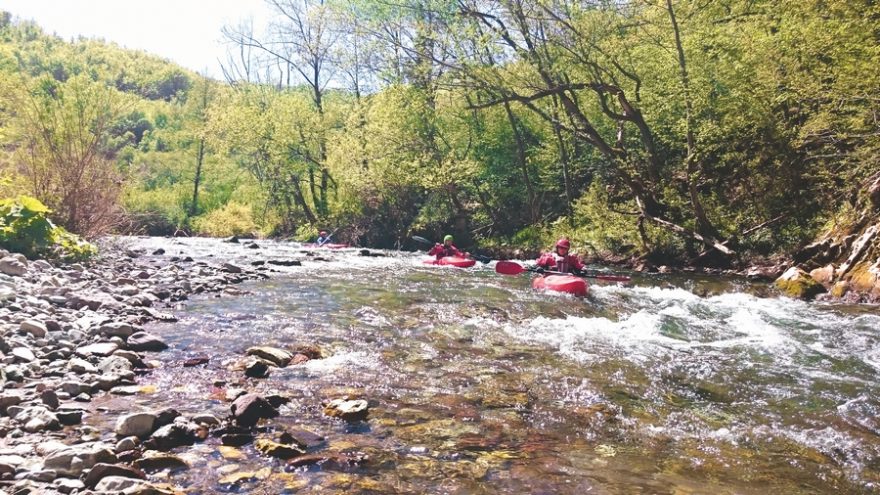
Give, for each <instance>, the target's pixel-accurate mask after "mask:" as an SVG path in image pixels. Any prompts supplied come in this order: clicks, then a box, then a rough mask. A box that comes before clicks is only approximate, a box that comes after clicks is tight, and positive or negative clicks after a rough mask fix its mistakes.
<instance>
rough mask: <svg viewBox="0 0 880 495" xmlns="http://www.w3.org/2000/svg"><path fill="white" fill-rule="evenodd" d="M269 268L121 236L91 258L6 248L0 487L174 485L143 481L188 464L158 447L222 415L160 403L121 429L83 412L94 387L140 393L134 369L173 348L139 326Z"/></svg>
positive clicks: (0, 336) (66, 489)
mask: <svg viewBox="0 0 880 495" xmlns="http://www.w3.org/2000/svg"><path fill="white" fill-rule="evenodd" d="M169 245H170V242H169ZM244 248H245V247H244V246H241V247H238V246H236V249H244ZM276 261H278V262H279V263H281V262H283V261H284V260H276ZM292 263H294V262H288V264H292ZM295 263H296V264H298V263H299V262H298V261H297V262H295ZM270 271H271V270H270V269H269V268H267V267H266V266H256V267H255V266H238V265H236V264H233V263H230V262H227V261H222V260H216V261H206V260H198V261H197V260H194V259H193V258H191V257H188V256H186V257H179V256H173V255H171V254H168V255H165V249H163V248H159V249H156V250H154V251H152V252H146V251H145V250H143V249H137V250H135V249H130V248H126V246H125V245H124V244H121V243H118V242H116V243H107V244H105V245H103V246H102V249H101V255H100V256H99V257H98V258H97V259H95V260H93V261H92V262H90V263H87V264H79V263H77V264H69V265H58V266H56V265H53V264H51V263H49V262H47V261H43V260H37V261H29V260H27V259H25V257H24V256H21V255H16V254H13V253H8V252H5V251H0V352H2V367H0V384H2V390H0V438H3V447H2V448H0V486H2V487H3V489H4V490H8V493H41V494H46V493H71V492H73V491H78V493H83V490H85V489H92V490H97V491H99V492H102V491H104V492H112V493H120V492H122V491H124V492H125V493H175V492H176V490H175V489H174V488H173V487H170V486H161V487H160V486H158V485H151V484H150V483H147V482H146V481H144V479H145V478H146V476H145V472H151V471H155V470H159V469H167V468H168V467H169V466H171V467H173V466H175V465H180V464H182V463H184V462H183V461H181V460H179V459H175V458H174V456H167V455H164V454H162V451H167V450H168V449H169V448H171V447H173V446H176V445H177V444H179V443H180V442H181V441H183V442H189V443H192V441H193V440H194V439H195V438H196V436H198V435H203V434H204V433H206V432H207V431H208V429H209V428H211V429H213V428H216V427H218V426H219V425H220V424H221V421H222V419H223V418H221V419H218V418H214V417H212V416H209V415H208V416H205V417H202V418H193V417H190V418H187V417H184V416H181V415H179V414H177V413H176V411H173V410H165V411H159V412H156V414H152V413H151V414H141V415H139V416H137V417H136V418H134V419H132V420H131V422H132V424H129V422H125V423H124V424H121V425H117V431H100V430H98V429H96V428H94V427H91V426H87V425H85V424H83V418H84V416H88V415H90V414H96V413H98V414H99V411H96V410H95V408H93V407H92V406H91V403H92V401H93V398H94V397H96V396H100V395H103V394H112V395H116V396H120V397H124V396H128V395H131V394H135V393H137V392H138V390H139V386H138V384H137V380H136V376H137V375H141V374H148V373H150V372H151V370H152V369H153V368H154V367H155V366H156V364H155V363H154V362H151V361H150V358H149V357H148V356H149V354H147V353H153V352H158V351H162V350H164V349H165V348H167V347H168V346H167V344H165V342H164V341H163V339H162V338H161V337H159V336H157V335H154V334H152V333H149V332H146V331H144V330H143V327H142V325H144V324H146V323H149V322H155V321H163V322H173V321H175V316H174V315H173V313H172V312H171V311H172V310H173V309H174V308H175V306H176V305H177V304H179V303H180V302H181V301H184V300H186V299H187V298H188V297H189V296H190V295H193V294H199V293H216V294H218V296H219V295H222V294H230V295H236V294H238V291H237V290H236V289H235V288H234V286H235V285H237V284H240V283H242V282H244V281H248V280H256V279H265V278H268V276H269V275H268V273H269V272H270ZM145 421H147V422H149V423H150V425H149V426H146V427H144V426H143V423H144V422H145ZM136 422H140V425H141V426H134V425H133V423H136ZM163 430H164V431H163ZM202 438H204V436H202ZM142 440H144V441H142ZM149 440H152V444H150V443H149ZM184 464H185V463H184Z"/></svg>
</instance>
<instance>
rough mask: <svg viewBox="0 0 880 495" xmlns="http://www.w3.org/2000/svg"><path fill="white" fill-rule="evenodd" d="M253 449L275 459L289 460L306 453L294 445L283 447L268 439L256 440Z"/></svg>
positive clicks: (283, 445)
mask: <svg viewBox="0 0 880 495" xmlns="http://www.w3.org/2000/svg"><path fill="white" fill-rule="evenodd" d="M254 448H256V449H257V450H259V451H260V452H262V453H263V455H267V456H269V457H275V458H276V459H291V458H294V457H296V456H300V455H303V454H305V453H306V452H305V450H302V449H301V448H300V447H297V446H295V445H285V444H282V443H278V442H274V441H272V440H269V439H268V438H259V439H257V440H256V441H255V442H254Z"/></svg>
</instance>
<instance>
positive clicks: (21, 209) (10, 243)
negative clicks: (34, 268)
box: [0, 196, 96, 261]
mask: <svg viewBox="0 0 880 495" xmlns="http://www.w3.org/2000/svg"><path fill="white" fill-rule="evenodd" d="M50 213H51V210H49V208H47V207H46V206H45V205H44V204H43V203H41V202H40V201H39V200H37V199H36V198H32V197H29V196H19V197H18V198H15V199H0V247H3V248H4V249H7V250H10V251H13V252H18V253H21V254H24V255H25V256H27V257H28V258H38V257H48V258H59V259H63V260H68V261H72V260H83V259H86V258H88V257H90V256H92V255H94V254H95V253H96V249H95V247H94V246H93V245H92V244H89V243H88V242H85V241H83V240H81V239H80V238H79V237H78V236H76V235H74V234H71V233H70V232H68V231H66V230H65V229H64V228H62V227H57V226H55V225H54V224H53V223H52V222H51V221H50V220H49V214H50Z"/></svg>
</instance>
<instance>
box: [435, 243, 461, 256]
mask: <svg viewBox="0 0 880 495" xmlns="http://www.w3.org/2000/svg"><path fill="white" fill-rule="evenodd" d="M428 256H436V257H437V259H438V260H439V259H440V258H444V257H446V256H460V257H462V258H464V253H462V252H461V251H459V250H458V248H457V247H455V246H453V245H452V244H450V245H448V246H447V245H445V244H440V243H439V242H438V243H437V244H434V247H432V248H431V250H430V251H428Z"/></svg>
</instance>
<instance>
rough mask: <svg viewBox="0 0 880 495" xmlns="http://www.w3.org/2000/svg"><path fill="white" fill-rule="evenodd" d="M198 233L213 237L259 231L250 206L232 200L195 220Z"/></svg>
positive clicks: (248, 233)
mask: <svg viewBox="0 0 880 495" xmlns="http://www.w3.org/2000/svg"><path fill="white" fill-rule="evenodd" d="M193 228H194V230H195V232H196V233H197V234H200V235H207V236H212V237H229V236H233V235H253V234H255V233H257V232H259V230H260V229H259V227H258V226H257V223H256V222H255V221H254V215H253V212H252V211H251V208H250V206H248V205H244V204H241V203H236V202H234V201H230V202H229V203H226V205H225V206H223V207H222V208H219V209H216V210H214V211H212V212H210V213H208V214H206V215H203V216H200V217H196V218H195V219H194V220H193Z"/></svg>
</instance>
